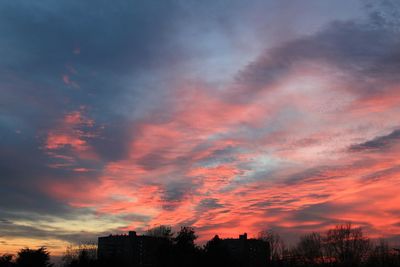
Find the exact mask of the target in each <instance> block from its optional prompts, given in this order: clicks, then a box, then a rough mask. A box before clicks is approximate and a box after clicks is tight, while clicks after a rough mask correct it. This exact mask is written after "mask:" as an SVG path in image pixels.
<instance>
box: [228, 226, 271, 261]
mask: <svg viewBox="0 0 400 267" xmlns="http://www.w3.org/2000/svg"><path fill="white" fill-rule="evenodd" d="M221 246H222V248H223V249H224V250H225V251H226V252H227V256H228V257H229V258H230V259H231V260H232V261H233V262H235V265H236V266H243V267H258V266H267V265H268V261H269V244H268V243H267V242H265V241H263V240H259V239H253V238H251V239H248V238H247V234H246V233H244V234H243V235H239V238H226V239H221Z"/></svg>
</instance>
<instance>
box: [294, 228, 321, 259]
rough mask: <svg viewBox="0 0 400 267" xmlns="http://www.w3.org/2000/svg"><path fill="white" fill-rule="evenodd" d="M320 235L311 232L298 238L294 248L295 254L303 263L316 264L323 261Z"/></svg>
mask: <svg viewBox="0 0 400 267" xmlns="http://www.w3.org/2000/svg"><path fill="white" fill-rule="evenodd" d="M323 249H324V247H323V241H322V236H321V235H320V234H319V233H311V234H308V235H304V236H302V237H301V238H300V241H299V243H298V244H297V247H296V249H295V254H296V256H297V257H298V259H299V260H301V261H302V264H304V265H317V264H319V263H323V262H324V251H323Z"/></svg>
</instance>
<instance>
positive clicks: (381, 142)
mask: <svg viewBox="0 0 400 267" xmlns="http://www.w3.org/2000/svg"><path fill="white" fill-rule="evenodd" d="M398 140H400V130H394V131H393V132H391V133H390V134H388V135H383V136H377V137H375V138H374V139H372V140H369V141H366V142H364V143H360V144H355V145H352V146H351V147H350V151H354V152H363V151H384V150H387V149H390V148H392V147H393V146H394V145H396V144H397V142H398Z"/></svg>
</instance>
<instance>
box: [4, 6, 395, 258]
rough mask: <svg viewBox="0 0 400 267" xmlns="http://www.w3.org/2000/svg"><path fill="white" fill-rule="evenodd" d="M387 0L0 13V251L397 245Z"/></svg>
mask: <svg viewBox="0 0 400 267" xmlns="http://www.w3.org/2000/svg"><path fill="white" fill-rule="evenodd" d="M399 17H400V4H399V2H398V1H396V0H379V1H378V0H377V1H372V0H371V1H368V0H366V1H362V0H337V1H329V0H299V1H289V0H264V1H258V0H251V1H238V0H230V1H228V0H218V1H214V0H213V1H207V0H205V1H194V0H193V1H192V0H187V1H184V0H174V1H173V0H171V1H170V0H166V1H133V0H132V1H123V0H117V1H99V0H96V1H95V0H87V1H52V0H42V1H22V0H14V1H1V2H0V58H1V60H0V253H4V252H14V251H16V250H18V249H20V248H21V247H25V246H29V247H36V246H41V245H44V246H47V247H48V248H49V249H50V251H52V253H53V254H61V253H62V252H63V251H64V249H65V246H66V245H67V244H70V243H73V244H74V243H75V244H76V243H80V242H86V241H96V240H97V239H96V238H97V236H101V235H108V234H110V233H114V234H115V233H123V232H126V231H128V230H137V231H138V232H143V231H145V230H146V229H148V228H149V227H154V226H157V225H163V224H165V225H171V226H172V227H173V228H174V229H179V227H180V226H183V225H190V226H194V227H195V229H196V232H197V234H198V235H199V242H200V243H201V242H204V241H205V240H208V239H210V238H211V237H213V236H214V235H215V234H219V235H220V236H222V237H235V236H238V235H239V234H240V233H243V232H247V233H248V234H249V236H250V237H254V236H257V233H258V232H259V231H261V230H264V229H272V230H274V231H276V232H278V233H280V234H281V235H282V236H283V237H284V239H286V240H288V242H290V241H291V240H292V241H293V240H296V238H298V237H299V236H300V235H302V234H305V233H309V232H311V231H325V230H326V229H329V228H330V227H332V226H333V225H335V224H338V223H342V222H348V221H351V222H352V223H353V224H354V225H357V226H361V227H363V229H364V230H365V231H366V233H367V234H368V235H369V236H371V237H385V238H387V239H389V240H392V241H393V242H398V243H400V242H399V241H400V205H399V204H400V195H399V194H398V191H399V189H400V159H399V157H398V155H399V152H400V105H399V104H398V103H399V101H400V76H399V75H398V73H399V71H400V19H399Z"/></svg>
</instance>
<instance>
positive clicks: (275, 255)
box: [258, 230, 286, 265]
mask: <svg viewBox="0 0 400 267" xmlns="http://www.w3.org/2000/svg"><path fill="white" fill-rule="evenodd" d="M258 239H260V240H263V241H265V242H267V243H268V244H269V246H268V247H269V250H270V251H269V254H268V255H270V261H271V262H272V263H273V264H275V265H276V263H277V262H279V261H282V259H283V256H284V254H285V252H286V246H285V243H284V242H283V240H282V238H281V237H280V235H279V234H278V233H275V232H273V231H272V230H264V231H261V232H259V233H258Z"/></svg>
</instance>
